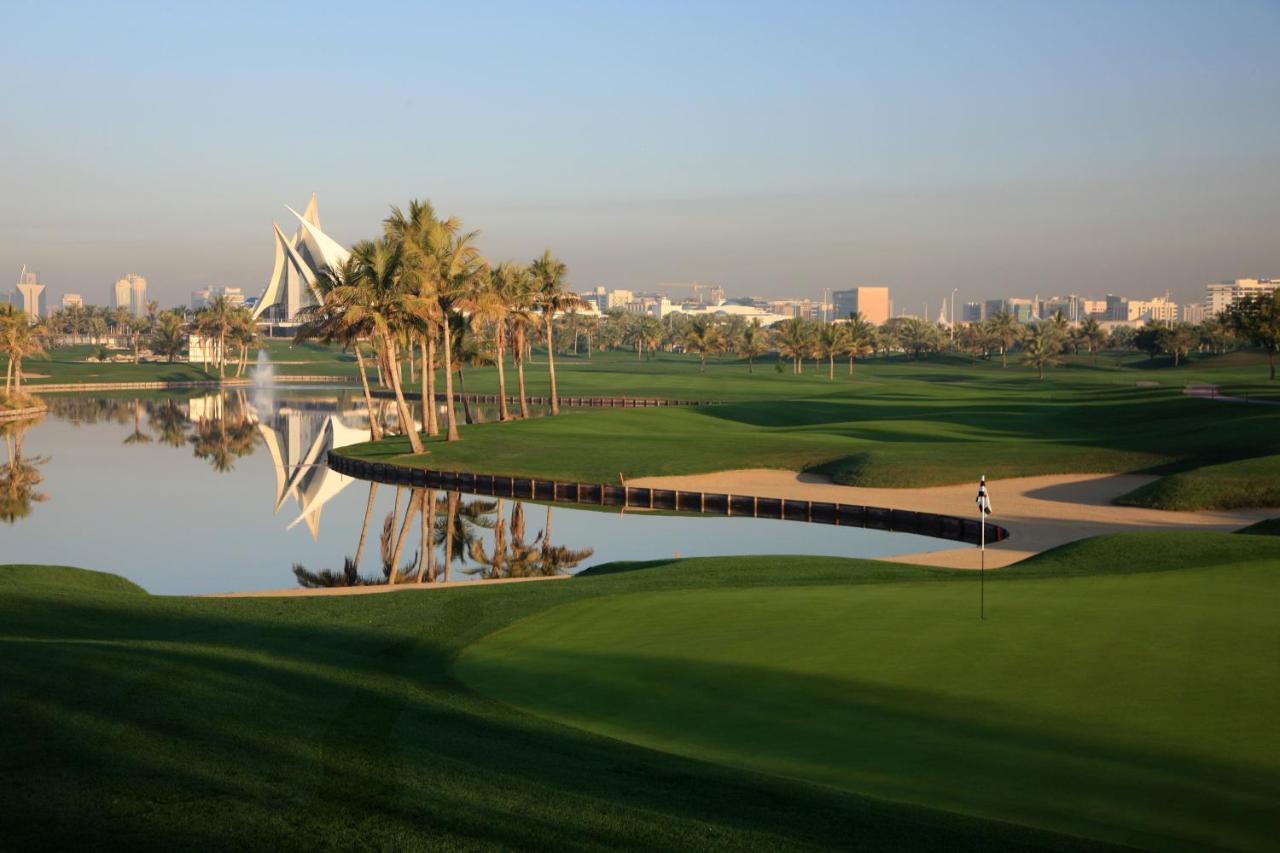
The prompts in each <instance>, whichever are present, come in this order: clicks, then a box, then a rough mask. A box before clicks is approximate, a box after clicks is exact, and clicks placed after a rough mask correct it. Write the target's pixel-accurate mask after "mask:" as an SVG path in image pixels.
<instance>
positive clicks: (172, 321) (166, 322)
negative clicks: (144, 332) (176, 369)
mask: <svg viewBox="0 0 1280 853" xmlns="http://www.w3.org/2000/svg"><path fill="white" fill-rule="evenodd" d="M186 345H187V329H186V321H185V319H184V318H183V317H181V316H180V315H178V314H177V313H176V312H173V311H165V312H163V313H162V314H160V316H159V318H158V319H157V322H156V325H155V328H154V329H153V330H152V332H151V340H150V341H149V343H148V346H150V347H151V351H152V352H153V353H155V354H156V355H162V356H164V357H165V358H167V359H168V360H169V363H170V364H172V363H173V360H174V359H175V358H177V357H178V356H180V355H182V350H183V349H184V348H185V347H186Z"/></svg>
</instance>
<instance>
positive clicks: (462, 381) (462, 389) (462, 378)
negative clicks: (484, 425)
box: [458, 364, 476, 426]
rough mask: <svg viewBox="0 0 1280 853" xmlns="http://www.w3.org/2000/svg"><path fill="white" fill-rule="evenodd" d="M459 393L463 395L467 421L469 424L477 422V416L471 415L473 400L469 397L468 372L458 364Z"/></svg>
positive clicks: (463, 406)
mask: <svg viewBox="0 0 1280 853" xmlns="http://www.w3.org/2000/svg"><path fill="white" fill-rule="evenodd" d="M458 395H459V396H461V397H462V418H463V420H465V421H466V422H467V426H471V424H473V423H475V422H476V421H475V418H473V417H472V416H471V401H470V400H468V399H467V379H466V374H465V373H463V372H462V365H461V364H459V365H458Z"/></svg>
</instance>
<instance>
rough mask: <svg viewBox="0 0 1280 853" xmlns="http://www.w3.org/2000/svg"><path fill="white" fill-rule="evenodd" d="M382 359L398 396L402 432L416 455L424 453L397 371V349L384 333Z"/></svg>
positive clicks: (397, 408)
mask: <svg viewBox="0 0 1280 853" xmlns="http://www.w3.org/2000/svg"><path fill="white" fill-rule="evenodd" d="M382 358H383V362H384V363H385V366H386V370H387V373H388V374H389V375H390V377H391V388H392V390H393V391H395V395H396V411H397V412H399V414H400V432H402V433H403V434H405V435H407V436H408V437H409V446H410V447H411V448H413V452H414V453H421V452H422V439H421V438H419V437H418V429H417V427H416V426H415V425H414V423H413V414H412V413H411V412H410V411H409V404H408V403H407V402H405V399H404V389H403V388H401V387H400V371H399V370H397V369H396V364H395V359H396V348H395V345H394V344H393V343H392V342H391V336H390V335H389V334H388V333H387V332H383V333H382Z"/></svg>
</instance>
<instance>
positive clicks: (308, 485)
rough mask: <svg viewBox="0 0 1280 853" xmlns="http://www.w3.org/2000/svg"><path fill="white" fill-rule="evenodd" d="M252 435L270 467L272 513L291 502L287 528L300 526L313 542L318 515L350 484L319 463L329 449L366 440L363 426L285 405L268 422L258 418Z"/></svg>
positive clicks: (338, 414)
mask: <svg viewBox="0 0 1280 853" xmlns="http://www.w3.org/2000/svg"><path fill="white" fill-rule="evenodd" d="M362 414H363V413H362ZM258 432H259V433H261V434H262V438H263V441H264V443H265V444H266V445H267V452H268V453H269V454H270V455H271V461H272V463H273V465H274V466H275V471H276V501H275V510H276V511H277V512H279V511H280V507H282V506H283V505H284V502H285V501H286V500H288V499H289V498H290V497H292V498H294V499H295V500H296V501H297V502H298V509H299V513H298V517H297V518H295V519H294V520H293V521H292V522H291V523H290V524H289V529H292V528H293V527H295V526H296V525H297V524H298V522H300V521H305V522H306V525H307V529H308V530H310V531H311V538H313V539H315V538H316V537H318V536H319V534H320V511H321V510H322V509H324V505H325V504H326V503H328V502H329V501H330V500H332V499H333V498H334V497H335V496H337V494H338V493H339V492H341V491H342V490H343V489H344V488H346V487H347V486H348V485H349V484H350V483H351V482H353V479H354V478H352V477H348V476H346V475H344V474H339V473H338V472H336V471H332V470H330V469H329V466H328V465H326V464H325V459H326V458H327V457H328V454H329V451H330V450H333V449H335V448H338V447H346V446H347V445H349V444H356V443H358V442H361V441H367V440H368V438H369V427H368V424H367V422H366V423H365V424H361V425H357V426H349V425H348V424H347V423H345V422H344V420H343V416H342V414H341V413H335V414H327V415H326V414H322V413H318V412H314V411H303V410H298V409H293V408H290V407H288V406H285V407H281V408H280V409H279V410H277V411H276V412H275V413H274V414H273V415H271V416H270V417H269V418H268V419H265V420H264V419H263V418H261V417H259V419H258Z"/></svg>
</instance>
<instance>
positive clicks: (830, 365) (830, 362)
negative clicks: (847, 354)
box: [827, 355, 836, 379]
mask: <svg viewBox="0 0 1280 853" xmlns="http://www.w3.org/2000/svg"><path fill="white" fill-rule="evenodd" d="M835 378H836V357H835V356H834V355H829V356H827V379H835Z"/></svg>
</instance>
